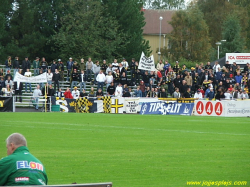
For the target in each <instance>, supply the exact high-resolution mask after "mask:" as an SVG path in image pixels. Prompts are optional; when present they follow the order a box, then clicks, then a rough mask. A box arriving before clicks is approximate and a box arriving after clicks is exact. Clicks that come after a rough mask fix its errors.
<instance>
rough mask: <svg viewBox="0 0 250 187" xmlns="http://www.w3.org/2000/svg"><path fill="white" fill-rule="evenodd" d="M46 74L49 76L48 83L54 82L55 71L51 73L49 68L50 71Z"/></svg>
mask: <svg viewBox="0 0 250 187" xmlns="http://www.w3.org/2000/svg"><path fill="white" fill-rule="evenodd" d="M46 76H47V82H48V84H49V85H50V84H52V78H53V73H51V70H50V69H48V73H47V75H46Z"/></svg>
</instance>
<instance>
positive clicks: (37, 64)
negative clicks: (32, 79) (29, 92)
mask: <svg viewBox="0 0 250 187" xmlns="http://www.w3.org/2000/svg"><path fill="white" fill-rule="evenodd" d="M39 60H40V58H39V57H36V60H34V61H33V69H34V75H35V76H37V75H39V63H40V62H39Z"/></svg>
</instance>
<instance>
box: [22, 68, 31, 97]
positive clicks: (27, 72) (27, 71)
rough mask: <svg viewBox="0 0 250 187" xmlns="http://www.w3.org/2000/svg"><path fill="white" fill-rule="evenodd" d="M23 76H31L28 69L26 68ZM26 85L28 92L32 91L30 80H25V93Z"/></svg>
mask: <svg viewBox="0 0 250 187" xmlns="http://www.w3.org/2000/svg"><path fill="white" fill-rule="evenodd" d="M24 76H25V77H31V76H32V73H31V72H30V70H29V69H27V70H26V72H25V73H24ZM27 85H29V89H30V92H32V89H31V83H30V82H28V83H27V82H26V83H25V93H27Z"/></svg>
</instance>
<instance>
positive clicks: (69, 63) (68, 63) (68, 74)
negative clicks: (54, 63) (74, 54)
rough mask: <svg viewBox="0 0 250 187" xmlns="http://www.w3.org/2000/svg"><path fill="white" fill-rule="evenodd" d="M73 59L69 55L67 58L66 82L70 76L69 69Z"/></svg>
mask: <svg viewBox="0 0 250 187" xmlns="http://www.w3.org/2000/svg"><path fill="white" fill-rule="evenodd" d="M73 63H74V62H73V59H72V58H71V57H70V58H69V61H67V65H66V67H67V80H66V82H69V81H70V76H71V69H72V66H73Z"/></svg>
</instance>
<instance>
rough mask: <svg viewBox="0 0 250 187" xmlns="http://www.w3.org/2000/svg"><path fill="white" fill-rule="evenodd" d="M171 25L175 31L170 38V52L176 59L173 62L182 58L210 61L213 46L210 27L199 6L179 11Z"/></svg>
mask: <svg viewBox="0 0 250 187" xmlns="http://www.w3.org/2000/svg"><path fill="white" fill-rule="evenodd" d="M170 24H171V25H172V27H173V31H172V32H171V34H170V36H169V40H170V46H171V47H170V49H169V50H168V52H170V55H171V56H172V57H173V58H174V59H173V60H178V59H180V58H181V57H182V58H185V59H188V60H193V61H203V60H208V59H209V51H210V48H211V45H210V43H209V37H208V26H207V25H206V22H205V20H204V19H203V13H202V12H201V11H200V10H199V8H198V7H197V6H196V7H193V8H190V9H188V10H179V11H177V12H176V13H175V14H174V15H173V17H172V21H171V22H170Z"/></svg>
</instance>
